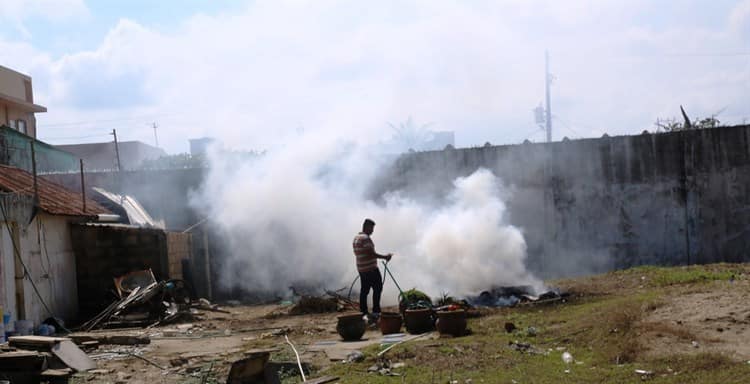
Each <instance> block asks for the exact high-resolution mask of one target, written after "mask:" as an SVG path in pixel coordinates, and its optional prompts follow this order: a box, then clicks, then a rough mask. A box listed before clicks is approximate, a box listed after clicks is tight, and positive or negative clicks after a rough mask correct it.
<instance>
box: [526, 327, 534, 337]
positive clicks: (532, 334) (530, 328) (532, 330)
mask: <svg viewBox="0 0 750 384" xmlns="http://www.w3.org/2000/svg"><path fill="white" fill-rule="evenodd" d="M526 334H527V335H529V336H531V337H534V336H536V328H535V327H529V328H527V329H526Z"/></svg>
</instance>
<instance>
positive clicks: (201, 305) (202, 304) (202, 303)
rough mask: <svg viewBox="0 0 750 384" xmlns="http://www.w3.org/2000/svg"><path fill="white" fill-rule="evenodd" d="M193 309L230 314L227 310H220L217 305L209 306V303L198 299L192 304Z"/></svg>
mask: <svg viewBox="0 0 750 384" xmlns="http://www.w3.org/2000/svg"><path fill="white" fill-rule="evenodd" d="M192 307H193V308H196V309H202V310H204V311H211V312H219V313H232V312H229V311H227V310H223V309H221V307H219V305H218V304H211V302H210V301H208V300H206V299H204V298H200V299H198V301H196V302H194V303H193V304H192Z"/></svg>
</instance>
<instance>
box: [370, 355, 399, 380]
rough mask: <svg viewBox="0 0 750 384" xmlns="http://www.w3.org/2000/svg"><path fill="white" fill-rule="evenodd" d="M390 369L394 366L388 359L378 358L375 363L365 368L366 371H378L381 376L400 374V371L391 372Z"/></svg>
mask: <svg viewBox="0 0 750 384" xmlns="http://www.w3.org/2000/svg"><path fill="white" fill-rule="evenodd" d="M392 369H395V367H393V366H391V361H390V360H387V359H380V360H378V362H377V363H375V365H373V366H371V367H370V368H367V372H370V373H378V374H380V375H382V376H401V374H400V373H396V372H393V371H392Z"/></svg>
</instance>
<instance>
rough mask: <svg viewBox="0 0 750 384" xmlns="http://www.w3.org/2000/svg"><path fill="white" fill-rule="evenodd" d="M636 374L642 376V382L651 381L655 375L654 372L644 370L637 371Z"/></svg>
mask: <svg viewBox="0 0 750 384" xmlns="http://www.w3.org/2000/svg"><path fill="white" fill-rule="evenodd" d="M635 373H636V374H638V375H641V379H642V380H646V379H649V378H651V377H652V376H653V375H654V372H653V371H646V370H644V369H636V370H635Z"/></svg>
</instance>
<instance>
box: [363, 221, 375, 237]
mask: <svg viewBox="0 0 750 384" xmlns="http://www.w3.org/2000/svg"><path fill="white" fill-rule="evenodd" d="M374 230H375V222H374V221H372V220H370V219H365V222H364V223H362V232H364V233H366V234H368V235H372V231H374Z"/></svg>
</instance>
